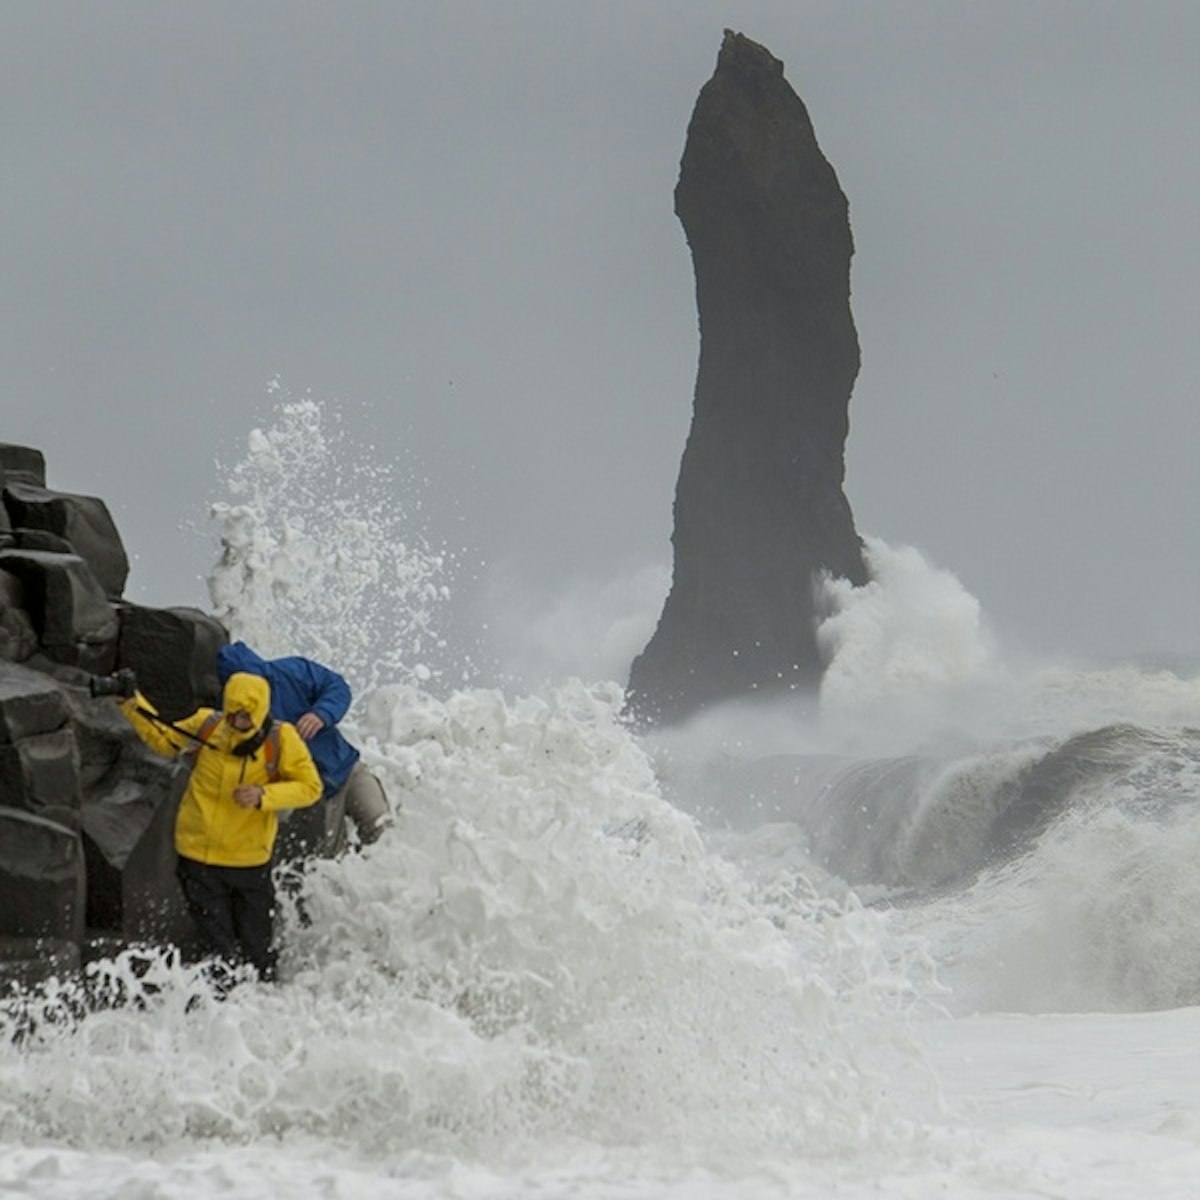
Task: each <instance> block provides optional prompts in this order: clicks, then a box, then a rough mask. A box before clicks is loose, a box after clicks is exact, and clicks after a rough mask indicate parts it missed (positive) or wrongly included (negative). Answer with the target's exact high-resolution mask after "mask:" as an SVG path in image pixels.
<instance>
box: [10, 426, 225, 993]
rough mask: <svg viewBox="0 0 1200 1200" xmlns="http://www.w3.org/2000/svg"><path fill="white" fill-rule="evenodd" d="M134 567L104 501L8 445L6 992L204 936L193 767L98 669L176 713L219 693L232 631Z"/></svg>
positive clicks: (36, 455)
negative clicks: (194, 844)
mask: <svg viewBox="0 0 1200 1200" xmlns="http://www.w3.org/2000/svg"><path fill="white" fill-rule="evenodd" d="M128 574H129V561H128V559H127V557H126V554H125V550H124V547H123V546H122V543H121V538H120V535H119V534H118V533H117V529H116V526H115V525H114V524H113V520H112V517H111V515H110V513H109V510H108V508H107V506H106V505H105V503H104V502H103V501H102V500H100V499H98V498H96V497H93V496H80V495H76V494H73V493H69V492H60V491H54V490H52V489H50V488H47V487H46V468H45V461H44V459H43V456H42V454H41V453H40V451H37V450H34V449H31V448H29V447H25V446H14V445H5V444H0V1001H3V999H4V997H5V996H6V995H8V993H9V991H10V989H11V988H12V987H14V986H17V985H28V984H31V983H35V982H36V981H37V980H39V979H42V978H46V977H48V976H50V975H55V976H57V977H58V978H59V979H63V978H65V977H69V976H71V975H72V974H74V973H78V972H79V971H80V969H81V967H82V966H83V965H85V964H86V962H87V961H88V960H89V959H91V958H99V957H105V956H108V955H110V954H111V953H112V952H113V951H114V950H117V949H120V948H122V947H125V946H131V945H136V944H139V943H152V944H155V945H162V944H166V943H173V944H175V945H178V946H180V947H181V948H183V949H185V950H189V949H194V946H192V941H193V933H192V927H191V922H190V920H189V918H188V916H187V913H186V912H185V910H184V906H183V901H182V899H181V897H180V894H179V888H178V886H177V884H176V882H175V851H174V845H173V831H174V824H175V810H176V808H177V807H178V803H179V799H180V796H181V795H182V792H183V787H184V784H185V783H186V779H187V768H186V766H184V765H183V764H181V763H178V762H172V761H170V760H167V759H163V758H159V757H158V756H156V755H154V754H153V753H151V752H150V751H149V750H148V749H146V748H145V747H144V746H143V745H142V743H141V742H140V741H139V740H138V739H137V737H136V736H135V735H134V733H133V731H132V730H131V729H130V727H129V725H128V723H127V722H126V721H125V719H124V718H123V717H122V716H121V715H120V713H118V712H117V710H116V706H115V705H114V704H113V702H112V700H111V699H107V698H96V699H93V698H92V696H91V695H90V691H89V688H88V682H89V679H90V678H91V676H92V675H94V674H107V673H110V672H112V671H114V670H116V669H118V668H122V667H129V668H132V669H133V670H134V671H135V672H136V673H137V676H138V679H139V681H140V683H141V687H142V689H143V691H144V692H145V693H146V695H147V696H148V697H149V698H150V699H151V700H153V701H154V703H155V704H156V705H157V707H158V709H159V712H160V713H162V714H163V716H164V717H167V718H168V719H170V718H172V717H179V716H182V715H184V714H186V713H190V712H192V711H194V710H195V709H196V708H197V707H199V706H200V705H202V704H203V705H215V704H217V703H218V702H219V695H220V690H219V686H218V683H217V677H216V662H215V658H216V651H217V647H218V646H220V645H222V644H223V643H224V642H225V641H227V640H228V639H227V636H226V632H225V629H224V628H223V627H222V626H221V625H220V624H219V623H218V622H217V621H216V620H215V619H214V618H213V617H210V616H208V615H206V614H205V613H202V612H200V611H199V610H197V609H192V608H167V609H155V608H147V607H144V606H141V605H137V604H132V603H130V602H129V601H127V600H125V599H123V598H122V591H123V589H124V587H125V581H126V578H127V576H128Z"/></svg>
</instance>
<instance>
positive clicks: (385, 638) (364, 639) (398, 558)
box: [208, 399, 454, 687]
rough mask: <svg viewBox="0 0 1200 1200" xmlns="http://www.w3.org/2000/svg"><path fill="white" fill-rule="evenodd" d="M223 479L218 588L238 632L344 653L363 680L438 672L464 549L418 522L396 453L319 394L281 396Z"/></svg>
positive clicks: (323, 653) (276, 650) (353, 676)
mask: <svg viewBox="0 0 1200 1200" xmlns="http://www.w3.org/2000/svg"><path fill="white" fill-rule="evenodd" d="M226 486H227V488H228V491H229V493H230V496H231V497H232V498H231V499H230V500H223V501H220V502H217V503H215V504H214V505H213V506H212V516H213V519H214V520H215V521H216V523H217V524H218V526H219V529H220V538H221V545H222V554H221V558H220V561H219V562H218V563H217V564H216V566H215V567H214V569H213V571H212V573H211V575H210V576H209V580H208V587H209V593H210V596H211V598H212V603H213V610H214V614H215V615H216V617H217V618H218V619H219V620H221V621H222V622H223V623H224V624H225V626H226V628H227V629H228V630H229V632H230V636H231V637H232V638H241V639H243V640H245V641H246V642H248V643H250V644H251V645H252V646H254V648H255V649H256V650H258V651H259V653H261V654H263V655H264V656H266V657H274V656H277V655H282V654H304V655H307V656H308V657H311V658H315V659H318V660H320V661H325V662H333V663H337V664H338V669H339V670H340V671H341V672H342V673H343V674H344V675H346V676H347V678H349V679H350V680H351V681H352V682H353V683H354V684H356V685H357V686H359V687H363V686H371V685H373V684H375V683H378V682H380V681H420V682H428V681H429V680H430V679H432V678H434V677H435V676H437V675H439V674H440V673H441V670H442V666H441V665H440V664H441V663H442V662H443V661H444V660H445V657H446V651H447V646H446V642H445V640H444V638H443V637H442V636H441V635H440V633H439V632H438V618H439V614H440V611H441V610H442V608H443V607H444V605H445V604H446V602H447V601H448V600H449V597H450V587H449V580H450V578H451V576H452V573H453V567H454V556H453V555H452V554H450V553H449V552H448V551H446V550H435V549H433V548H432V547H431V546H430V545H429V544H428V542H427V541H426V539H425V538H424V537H423V536H422V535H421V534H420V532H419V531H418V530H417V529H416V528H414V524H415V513H414V512H413V511H412V510H411V509H410V507H409V506H408V505H407V504H406V502H405V492H404V489H403V487H402V481H401V480H400V479H399V478H398V477H397V472H396V469H395V464H394V463H390V464H383V465H381V464H379V463H378V462H376V461H375V460H374V455H373V450H372V448H368V447H363V446H355V445H353V444H352V443H351V442H350V440H349V439H348V438H347V437H346V436H345V434H344V432H343V430H342V428H341V426H340V423H339V421H338V419H337V417H336V415H332V416H331V415H330V412H329V411H328V410H327V409H326V408H325V407H324V406H322V405H321V404H318V403H317V402H316V401H314V400H311V399H307V400H300V401H284V402H282V403H280V405H279V406H278V408H277V410H276V412H275V416H274V422H273V423H272V424H271V425H270V426H268V427H266V428H260V429H254V430H252V431H251V433H250V435H249V437H248V438H247V442H246V453H245V456H244V457H243V458H242V459H241V460H240V461H239V462H238V463H237V464H236V465H234V466H233V467H232V469H230V470H229V471H228V473H227V476H226Z"/></svg>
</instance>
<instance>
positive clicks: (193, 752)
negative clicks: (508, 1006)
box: [182, 710, 224, 763]
mask: <svg viewBox="0 0 1200 1200" xmlns="http://www.w3.org/2000/svg"><path fill="white" fill-rule="evenodd" d="M223 715H224V714H223V713H219V712H217V711H216V710H214V711H213V712H210V713H209V714H208V716H207V717H205V718H204V720H203V721H201V722H200V728H199V729H197V730H196V734H195V736H196V739H197V740H196V741H194V742H193V743H192V744H191V745H190V746H189V747H188V748H187V749H186V750H184V751H183V752H182V753H183V754H185V755H186V756H187V757H188V758H190V759H191V760H192V762H193V763H194V762H195V761H196V756H197V755H198V754H199V753H200V743H201V742H207V741H208V739H209V738H210V737H212V735H213V733H215V732H216V728H217V726H218V725H220V723H221V717H222V716H223Z"/></svg>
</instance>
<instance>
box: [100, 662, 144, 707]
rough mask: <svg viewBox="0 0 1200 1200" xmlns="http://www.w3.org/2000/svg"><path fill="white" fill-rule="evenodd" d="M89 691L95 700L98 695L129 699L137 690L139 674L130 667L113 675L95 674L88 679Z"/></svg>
mask: <svg viewBox="0 0 1200 1200" xmlns="http://www.w3.org/2000/svg"><path fill="white" fill-rule="evenodd" d="M88 691H89V692H90V693H91V695H92V699H93V700H94V699H95V698H96V697H97V696H120V698H121V699H122V700H128V699H129V698H130V697H131V696H132V695H133V693H134V692H136V691H137V676H136V675H135V674H134V673H133V671H131V670H130V669H129V668H128V667H124V668H122V669H121V670H120V671H117V672H116V673H115V674H112V675H93V676H92V677H91V679H89V680H88Z"/></svg>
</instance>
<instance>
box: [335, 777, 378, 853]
mask: <svg viewBox="0 0 1200 1200" xmlns="http://www.w3.org/2000/svg"><path fill="white" fill-rule="evenodd" d="M326 803H327V804H328V805H329V807H330V809H331V810H336V818H335V819H336V824H335V825H334V826H333V833H334V835H335V837H334V841H333V853H334V854H341V853H342V851H344V850H345V849H346V845H347V838H346V822H345V819H344V818H345V817H349V818H350V820H351V821H352V822H353V823H354V831H355V833H357V834H358V840H359V841H360V842H361V843H362V844H363V845H364V846H369V845H370V844H371V843H372V842H373V841H375V840H376V839H377V838H378V837H379V835H380V834H381V833H382V832H383V831H384V829H385V828H386V826H387V818H388V802H387V796H386V795H385V793H384V790H383V784H381V783H380V782H379V780H378V779H376V778H375V776H374V775H372V774H371V772H370V771H368V770H367V767H366V764H365V763H364V762H363V760H362V759H361V758H360V759H359V760H358V762H356V763H355V764H354V767H353V769H352V770H351V772H350V774H349V776H348V777H347V779H346V782H345V783H343V784H342V786H341V788H340V790H338V791H337V792H335V793H334V794H333V795H332V796H330V797H329V799H328V800H327V801H326ZM329 815H330V817H334V813H333V812H331V813H330V814H329Z"/></svg>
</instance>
